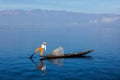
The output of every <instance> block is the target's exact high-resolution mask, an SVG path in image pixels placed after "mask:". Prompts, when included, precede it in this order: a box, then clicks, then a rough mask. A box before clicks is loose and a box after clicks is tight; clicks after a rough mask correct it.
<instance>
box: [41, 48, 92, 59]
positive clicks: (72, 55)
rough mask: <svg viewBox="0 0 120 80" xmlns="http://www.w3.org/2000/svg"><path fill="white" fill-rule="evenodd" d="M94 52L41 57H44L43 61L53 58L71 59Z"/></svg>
mask: <svg viewBox="0 0 120 80" xmlns="http://www.w3.org/2000/svg"><path fill="white" fill-rule="evenodd" d="M93 51H94V50H88V51H84V52H75V53H69V54H64V55H58V56H56V55H46V56H42V57H44V59H54V58H73V57H80V56H83V55H85V54H88V53H90V52H93Z"/></svg>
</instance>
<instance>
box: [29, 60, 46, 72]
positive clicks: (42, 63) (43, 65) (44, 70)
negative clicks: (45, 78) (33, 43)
mask: <svg viewBox="0 0 120 80" xmlns="http://www.w3.org/2000/svg"><path fill="white" fill-rule="evenodd" d="M31 61H32V62H33V63H34V64H35V66H36V69H38V70H41V71H42V72H43V74H45V73H46V65H45V64H44V62H43V60H40V65H38V64H37V63H36V62H35V61H34V60H33V59H32V58H31Z"/></svg>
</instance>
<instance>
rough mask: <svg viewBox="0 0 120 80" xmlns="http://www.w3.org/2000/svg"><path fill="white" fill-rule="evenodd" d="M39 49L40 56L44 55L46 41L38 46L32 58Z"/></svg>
mask: <svg viewBox="0 0 120 80" xmlns="http://www.w3.org/2000/svg"><path fill="white" fill-rule="evenodd" d="M38 51H40V56H42V55H43V53H44V52H45V51H46V42H43V43H42V44H41V45H40V47H38V48H37V49H36V50H35V51H34V53H33V54H32V55H31V56H30V58H32V56H33V55H34V54H35V53H37V52H38Z"/></svg>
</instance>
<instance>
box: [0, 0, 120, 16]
mask: <svg viewBox="0 0 120 80" xmlns="http://www.w3.org/2000/svg"><path fill="white" fill-rule="evenodd" d="M6 9H29V10H30V9H44V10H45V9H48V10H65V11H72V12H83V13H115V14H119V13H120V0H0V10H6Z"/></svg>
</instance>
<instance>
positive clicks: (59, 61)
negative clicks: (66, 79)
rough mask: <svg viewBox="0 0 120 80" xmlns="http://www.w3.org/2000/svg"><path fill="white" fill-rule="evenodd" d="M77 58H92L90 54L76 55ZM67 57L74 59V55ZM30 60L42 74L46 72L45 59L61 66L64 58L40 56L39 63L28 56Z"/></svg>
mask: <svg viewBox="0 0 120 80" xmlns="http://www.w3.org/2000/svg"><path fill="white" fill-rule="evenodd" d="M77 58H78V59H85V60H92V59H93V57H92V56H79V57H77ZM69 59H76V57H75V58H74V57H73V58H69ZM30 60H31V61H32V62H33V63H34V64H35V67H36V69H37V70H41V72H42V73H43V74H46V64H45V63H44V60H47V61H48V62H49V63H51V64H54V65H56V66H59V67H62V66H63V65H64V60H65V58H56V59H55V58H53V59H46V58H42V59H40V61H39V62H40V63H37V62H35V61H34V60H33V59H32V58H30Z"/></svg>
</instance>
